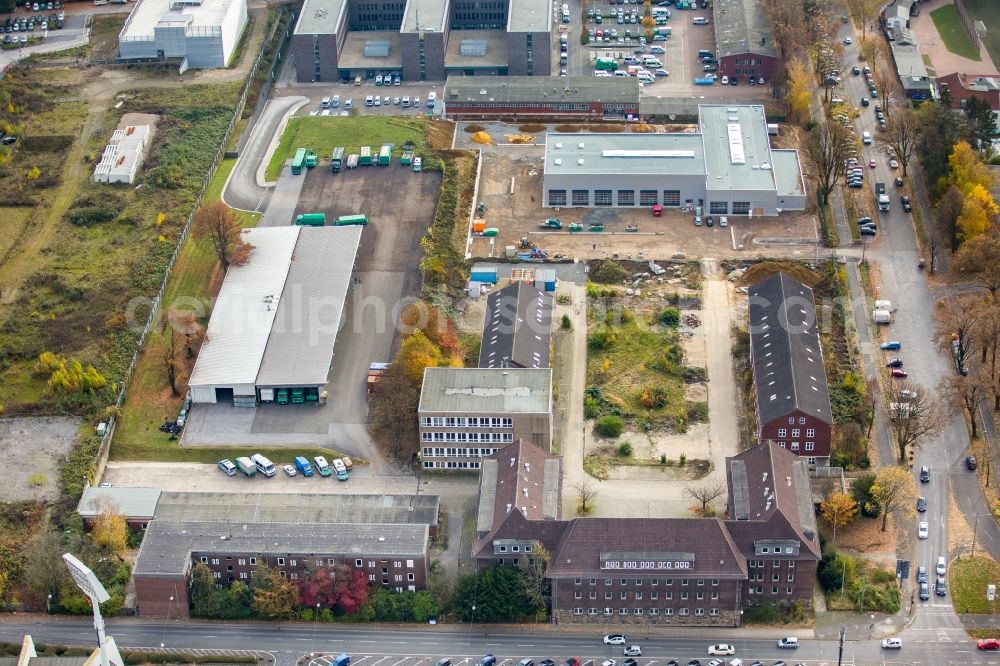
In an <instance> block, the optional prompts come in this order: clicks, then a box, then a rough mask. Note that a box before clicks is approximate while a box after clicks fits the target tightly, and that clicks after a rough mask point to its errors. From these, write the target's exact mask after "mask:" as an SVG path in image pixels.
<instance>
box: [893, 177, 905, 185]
mask: <svg viewBox="0 0 1000 666" xmlns="http://www.w3.org/2000/svg"><path fill="white" fill-rule="evenodd" d="M893 182H894V183H896V187H902V186H903V179H902V178H901V177H900V176H896V178H895V179H894V180H893Z"/></svg>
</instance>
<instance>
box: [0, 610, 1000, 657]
mask: <svg viewBox="0 0 1000 666" xmlns="http://www.w3.org/2000/svg"><path fill="white" fill-rule="evenodd" d="M33 619H34V620H35V621H32V620H25V621H21V618H10V620H12V621H6V622H2V623H0V638H2V639H3V640H5V641H19V640H20V636H21V635H22V634H23V633H25V632H30V633H31V634H32V636H33V637H34V639H35V641H36V642H48V643H69V644H81V643H83V644H90V643H92V642H93V640H94V630H93V627H92V625H91V623H90V622H89V621H87V620H77V619H73V620H62V619H60V621H57V622H48V621H46V618H42V620H41V621H37V618H33ZM13 620H18V621H13ZM637 631H638V630H637ZM677 631H678V633H681V632H684V631H685V630H684V629H678V630H677ZM688 631H696V632H697V631H700V632H705V630H699V629H694V630H688ZM108 633H109V634H110V635H112V636H114V638H115V640H116V642H117V643H118V645H120V646H122V647H159V646H160V645H161V644H162V645H163V646H164V647H166V648H175V649H216V650H224V649H235V650H259V651H265V652H269V653H272V654H274V655H275V657H276V659H277V662H278V663H279V664H282V663H292V662H294V660H295V657H297V656H300V655H304V654H307V653H310V652H325V653H335V654H336V653H340V652H346V653H348V654H350V655H351V660H352V663H353V664H356V665H357V666H368V665H369V664H370V665H371V666H374V664H376V663H378V662H379V661H381V658H382V657H387V656H389V657H396V659H393V660H386V661H382V664H381V665H380V666H392V665H393V664H399V665H400V666H417V665H418V664H421V663H424V664H427V663H429V662H432V661H434V660H436V659H438V658H440V657H449V658H450V659H451V660H452V662H453V663H454V664H456V666H458V665H461V664H463V663H466V664H468V663H470V662H472V663H475V661H476V660H478V659H479V657H481V656H482V655H483V654H486V653H487V652H490V653H492V654H495V655H496V656H497V663H498V666H512V664H513V663H514V662H515V661H517V660H520V659H522V658H525V657H530V658H533V659H535V660H536V661H537V660H539V659H543V658H551V659H553V660H557V661H560V660H562V659H565V658H567V657H571V656H573V657H578V658H580V659H581V661H582V662H583V666H594V664H595V663H596V664H599V663H600V662H601V660H603V659H607V658H612V659H616V660H618V661H619V663H620V661H621V660H622V648H621V647H620V646H607V645H603V644H602V642H601V636H602V635H603V634H604V633H605V628H604V627H599V626H595V627H594V631H593V632H592V633H586V634H582V635H581V634H576V633H566V632H561V631H560V628H559V627H553V626H546V627H537V628H534V627H533V628H532V629H531V630H530V632H525V631H524V630H523V629H521V628H520V627H511V628H497V627H482V626H475V625H473V626H471V627H459V626H447V627H445V626H438V627H427V628H425V629H412V628H406V629H393V628H385V627H368V626H364V625H352V626H343V625H333V626H331V625H322V624H321V625H311V624H308V623H302V624H295V625H270V624H265V625H261V624H225V623H211V624H209V623H189V622H177V621H165V622H164V621H160V622H140V621H134V620H111V621H109V623H108ZM726 633H727V631H726V630H720V631H719V632H718V636H711V637H706V638H697V637H674V638H664V637H648V638H647V637H645V636H642V635H640V634H635V635H630V634H629V633H628V632H626V636H628V640H629V643H630V644H637V645H640V646H641V647H642V650H643V656H642V657H640V658H638V659H637V661H638V663H639V666H662V665H663V664H664V663H665V662H666V660H668V659H677V660H679V661H681V663H686V662H687V660H688V659H692V658H698V659H700V660H701V661H702V663H703V664H704V663H707V661H708V656H707V648H708V646H709V645H710V644H713V643H717V642H723V641H726V642H729V643H731V644H733V645H734V646H735V647H736V656H737V657H740V658H742V659H744V660H745V662H746V663H748V664H749V662H750V661H752V660H754V659H759V660H762V661H764V662H765V663H766V664H769V665H770V664H772V663H774V661H776V660H778V659H783V660H785V661H787V662H789V664H796V663H804V664H807V665H808V666H819V665H820V664H835V663H837V643H836V642H835V641H813V640H804V641H802V645H801V647H800V648H799V649H797V650H794V651H791V650H780V649H778V648H777V647H776V645H775V640H773V639H770V638H767V639H764V638H760V639H757V638H755V639H746V640H744V639H739V638H732V637H730V638H726V637H725V636H726ZM710 634H711V632H708V634H707V635H710ZM849 638H850V637H849ZM407 657H412V658H413V659H410V660H408V662H407V660H406V659H405V658H407ZM843 663H844V664H845V665H852V664H857V665H860V664H914V665H920V664H934V665H941V666H944V665H946V664H966V663H977V664H978V663H982V664H996V663H1000V656H998V655H992V654H991V655H983V654H978V653H977V652H976V650H975V648H974V646H973V645H972V644H971V643H970V642H965V643H955V644H951V645H949V646H947V648H945V649H937V650H933V651H931V650H928V649H927V648H923V647H917V646H913V647H912V648H911V647H909V646H906V645H904V647H903V649H902V650H899V651H887V650H882V649H881V647H880V646H879V644H878V643H877V642H876V641H874V640H856V641H852V640H848V641H847V643H846V645H845V650H844V661H843Z"/></svg>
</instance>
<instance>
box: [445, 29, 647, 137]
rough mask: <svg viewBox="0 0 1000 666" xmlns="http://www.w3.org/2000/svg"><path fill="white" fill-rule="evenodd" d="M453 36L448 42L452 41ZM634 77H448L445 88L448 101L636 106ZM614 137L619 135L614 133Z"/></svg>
mask: <svg viewBox="0 0 1000 666" xmlns="http://www.w3.org/2000/svg"><path fill="white" fill-rule="evenodd" d="M455 34H456V33H454V32H453V33H452V36H451V39H455ZM639 95H640V93H639V82H638V80H637V79H635V78H634V77H627V78H610V79H595V78H594V77H593V76H562V77H558V78H552V77H542V76H497V77H490V78H486V77H471V76H449V77H448V81H447V82H446V83H445V87H444V101H445V105H447V104H448V102H483V103H494V102H503V103H506V102H546V101H551V102H603V103H615V102H620V103H626V102H631V103H633V104H638V103H639ZM615 136H622V135H621V134H617V135H615Z"/></svg>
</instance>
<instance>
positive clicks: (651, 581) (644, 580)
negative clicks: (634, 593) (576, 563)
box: [573, 578, 719, 587]
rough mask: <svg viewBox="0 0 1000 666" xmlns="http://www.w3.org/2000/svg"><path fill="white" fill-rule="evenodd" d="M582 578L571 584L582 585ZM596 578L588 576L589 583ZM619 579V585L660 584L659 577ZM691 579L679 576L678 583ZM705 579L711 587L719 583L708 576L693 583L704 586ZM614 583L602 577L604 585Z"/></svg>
mask: <svg viewBox="0 0 1000 666" xmlns="http://www.w3.org/2000/svg"><path fill="white" fill-rule="evenodd" d="M583 580H584V579H583V578H575V579H573V584H574V585H583ZM598 580H599V579H598V578H589V579H588V581H589V583H590V585H597V581H598ZM619 580H620V581H621V585H623V586H624V585H629V584H634V585H635V586H636V587H642V586H643V585H644V584H645V583H649V586H650V587H656V586H657V585H659V584H660V579H659V578H636V579H634V580H633V579H631V578H621V579H619ZM691 580H692V579H690V578H679V579H678V582H679V583H680V585H681V587H687V585H689V584H691ZM706 580H707V581H709V583H710V584H711V585H712V586H713V587H718V585H719V579H718V578H711V579H709V578H697V579H695V582H694V584H695V585H697V586H698V587H704V585H705V581H706ZM614 584H615V579H614V578H605V579H604V585H605V586H607V587H610V586H611V585H614ZM663 584H664V585H673V584H674V579H673V578H664V579H663Z"/></svg>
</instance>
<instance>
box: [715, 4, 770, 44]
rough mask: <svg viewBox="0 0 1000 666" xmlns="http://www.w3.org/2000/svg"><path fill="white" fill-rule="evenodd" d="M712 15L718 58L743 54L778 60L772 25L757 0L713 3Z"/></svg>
mask: <svg viewBox="0 0 1000 666" xmlns="http://www.w3.org/2000/svg"><path fill="white" fill-rule="evenodd" d="M713 12H714V19H715V43H716V45H717V46H718V49H719V53H718V56H719V57H720V58H723V57H725V56H731V55H740V54H742V53H754V54H757V55H762V56H768V57H771V58H775V57H777V55H778V52H777V51H776V50H775V48H774V35H773V34H772V32H771V24H770V23H768V20H767V16H766V15H765V14H764V6H763V5H762V4H761V3H760V2H759V0H715V4H714V8H713Z"/></svg>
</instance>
